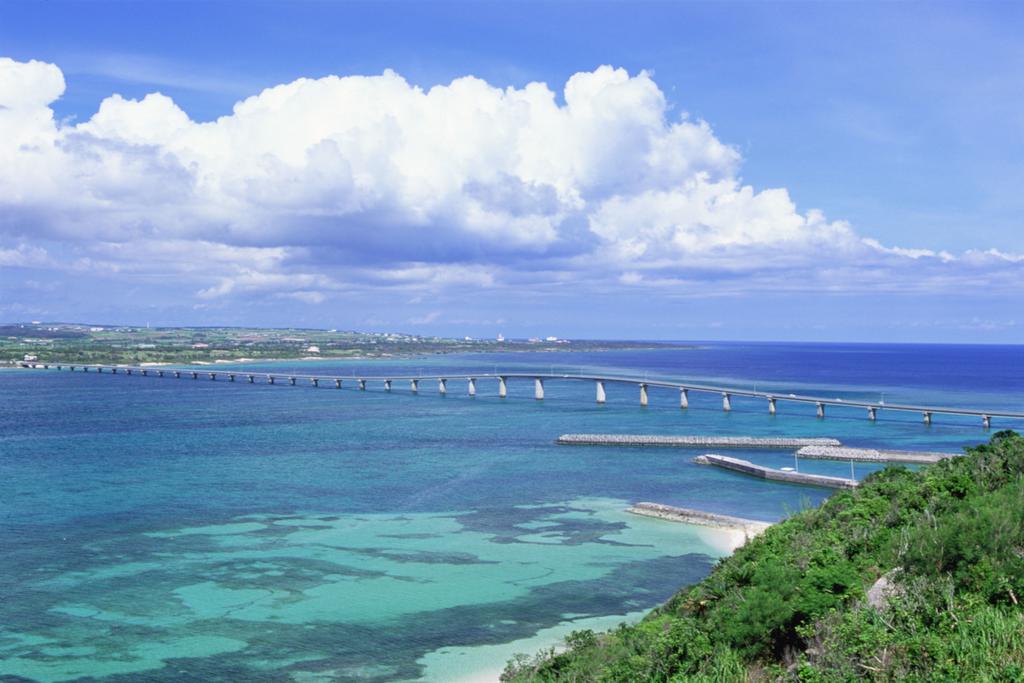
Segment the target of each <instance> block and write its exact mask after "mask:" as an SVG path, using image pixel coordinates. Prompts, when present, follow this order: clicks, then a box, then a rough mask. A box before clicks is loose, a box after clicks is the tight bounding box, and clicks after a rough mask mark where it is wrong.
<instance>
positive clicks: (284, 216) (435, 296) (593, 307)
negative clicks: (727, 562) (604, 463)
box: [0, 2, 1024, 342]
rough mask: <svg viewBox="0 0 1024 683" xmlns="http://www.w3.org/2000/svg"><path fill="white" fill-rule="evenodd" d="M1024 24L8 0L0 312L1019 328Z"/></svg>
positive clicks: (975, 12)
mask: <svg viewBox="0 0 1024 683" xmlns="http://www.w3.org/2000/svg"><path fill="white" fill-rule="evenodd" d="M1022 20H1024V10H1022V9H1021V7H1020V6H1019V5H1016V4H1012V3H1000V4H982V3H970V4H938V3H930V4H913V3H898V4H897V3H884V4H866V3H820V4H811V3H784V4H771V3H739V2H736V3H715V4H704V3H667V2H659V3H648V4H645V3H582V2H567V3H543V4H542V3H522V2H519V3H471V4H470V3H369V4H358V3H325V2H316V3H294V2H289V3H246V4H240V3H187V2H169V3H158V2H148V3H145V4H142V3H138V4H133V3H125V2H118V3H98V2H90V3H80V2H73V3H45V4H44V3H35V2H24V3H22V2H8V3H4V4H3V5H0V57H7V58H9V60H8V61H7V62H5V63H4V64H3V65H2V66H0V106H3V109H0V161H3V167H4V169H5V171H0V320H27V319H47V320H58V319H59V320H89V321H103V322H147V321H149V322H152V323H153V324H185V323H198V324H267V325H293V324H294V325H313V326H322V327H344V328H356V329H402V330H409V331H415V332H422V333H438V334H460V335H461V334H472V335H487V336H490V335H493V334H496V333H497V332H504V333H505V334H506V335H516V336H527V335H534V334H545V335H546V334H558V335H563V336H598V337H645V338H675V339H692V338H723V339H812V340H813V339H820V340H865V341H887V340H892V341H979V342H984V341H991V342H1021V341H1024V306H1022V305H1021V303H1020V302H1021V300H1022V295H1024V257H1022V254H1024V229H1022V225H1021V219H1020V216H1021V215H1022V209H1024V193H1022V192H1021V191H1020V188H1021V187H1022V186H1024V164H1022V163H1021V161H1020V160H1021V159H1024V106H1022V105H1024V87H1022V86H1024V43H1021V41H1020V40H1019V35H1020V32H1021V29H1022V28H1024V21H1022ZM32 60H36V61H37V62H39V63H41V64H36V65H31V64H30V63H31V61H32ZM48 64H49V65H55V66H54V67H48V68H47V67H46V65H48ZM602 65H609V66H610V67H612V68H610V69H603V70H602V69H600V67H601V66H602ZM5 69H6V72H7V74H8V76H7V77H6V80H5V77H4V75H3V74H4V72H5ZM386 70H391V71H393V72H394V74H391V75H387V76H382V74H384V73H385V71H386ZM330 76H337V77H340V78H339V79H332V80H316V79H325V78H326V77H330ZM352 76H369V77H372V78H371V79H361V80H353V79H351V78H347V77H352ZM466 76H473V77H475V78H476V80H474V81H471V82H470V81H467V80H465V77H466ZM58 79H59V81H60V82H58ZM296 79H313V80H311V81H307V82H304V83H306V85H301V84H299V85H296V84H295V83H294V82H295V81H296ZM535 83H542V84H546V85H545V86H531V85H530V84H535ZM282 84H293V85H292V86H289V87H286V88H278V89H276V90H272V91H268V92H267V93H264V94H263V95H261V92H262V91H264V89H266V88H274V87H275V86H280V85H282ZM569 84H573V85H572V87H571V89H572V92H574V93H575V95H574V96H573V97H572V98H571V99H572V102H568V101H567V92H568V91H567V90H566V88H567V85H569ZM434 86H441V88H439V89H434V90H431V88H434ZM155 92H159V93H161V94H162V95H163V96H164V97H160V98H156V97H150V98H149V99H145V100H144V99H143V98H145V97H146V96H147V95H148V94H150V93H155ZM26 93H36V96H28V95H26ZM275 93H276V94H275ZM115 95H116V96H120V97H115ZM108 98H112V99H108ZM246 98H253V99H251V100H249V102H248V103H247V106H246V107H242V110H241V111H239V110H236V109H235V105H236V103H237V102H240V101H242V100H246ZM101 104H103V105H104V107H103V109H101ZM51 111H52V120H49V121H48V120H46V119H47V117H49V116H50V114H49V112H51ZM5 115H6V116H5ZM684 116H685V117H686V118H684ZM204 124H205V125H204ZM5 127H6V128H8V129H9V134H7V135H3V132H4V128H5ZM4 138H6V140H7V143H6V148H5V146H4V145H5V143H4V141H3V140H4ZM5 172H6V175H5Z"/></svg>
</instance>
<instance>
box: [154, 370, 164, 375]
mask: <svg viewBox="0 0 1024 683" xmlns="http://www.w3.org/2000/svg"><path fill="white" fill-rule="evenodd" d="M156 374H157V375H159V376H160V377H163V376H164V371H163V370H157V371H156Z"/></svg>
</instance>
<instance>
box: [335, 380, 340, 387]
mask: <svg viewBox="0 0 1024 683" xmlns="http://www.w3.org/2000/svg"><path fill="white" fill-rule="evenodd" d="M334 388H335V389H341V380H340V379H336V380H334Z"/></svg>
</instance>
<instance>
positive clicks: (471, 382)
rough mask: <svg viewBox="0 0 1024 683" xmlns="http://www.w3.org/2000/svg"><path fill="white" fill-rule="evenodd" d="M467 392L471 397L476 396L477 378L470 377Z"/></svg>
mask: <svg viewBox="0 0 1024 683" xmlns="http://www.w3.org/2000/svg"><path fill="white" fill-rule="evenodd" d="M467 390H468V391H469V395H470V396H476V378H475V377H470V378H469V386H468V387H467Z"/></svg>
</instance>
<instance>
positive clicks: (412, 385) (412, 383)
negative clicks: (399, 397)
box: [409, 379, 420, 394]
mask: <svg viewBox="0 0 1024 683" xmlns="http://www.w3.org/2000/svg"><path fill="white" fill-rule="evenodd" d="M409 391H411V392H412V393H414V394H418V393H419V392H420V381H419V380H418V379H411V380H409Z"/></svg>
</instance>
